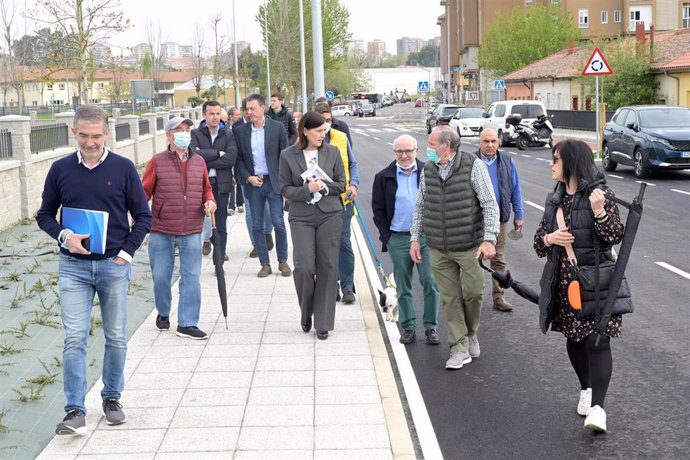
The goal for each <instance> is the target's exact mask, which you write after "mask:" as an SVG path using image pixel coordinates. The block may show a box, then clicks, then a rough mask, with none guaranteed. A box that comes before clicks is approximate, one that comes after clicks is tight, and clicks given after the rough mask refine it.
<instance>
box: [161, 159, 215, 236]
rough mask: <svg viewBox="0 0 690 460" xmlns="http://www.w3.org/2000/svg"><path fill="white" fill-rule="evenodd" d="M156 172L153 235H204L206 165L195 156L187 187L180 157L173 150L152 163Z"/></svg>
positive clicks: (188, 163)
mask: <svg viewBox="0 0 690 460" xmlns="http://www.w3.org/2000/svg"><path fill="white" fill-rule="evenodd" d="M151 161H153V164H154V169H155V171H156V186H155V188H154V189H153V201H152V206H151V212H152V213H153V224H152V226H151V233H165V234H168V235H192V234H194V233H201V230H202V227H203V223H204V211H203V209H204V204H203V186H204V184H203V182H204V169H206V162H205V161H204V159H203V158H202V157H201V156H199V155H195V154H191V155H190V157H189V159H188V160H187V183H186V184H185V183H183V181H182V169H181V167H180V164H181V163H182V160H180V158H179V156H178V155H177V153H175V152H172V151H170V150H166V151H164V152H161V153H158V154H156V155H154V157H153V158H152V159H151Z"/></svg>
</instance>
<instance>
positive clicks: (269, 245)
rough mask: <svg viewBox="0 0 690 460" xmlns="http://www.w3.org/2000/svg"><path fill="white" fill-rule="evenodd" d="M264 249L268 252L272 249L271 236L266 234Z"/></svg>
mask: <svg viewBox="0 0 690 460" xmlns="http://www.w3.org/2000/svg"><path fill="white" fill-rule="evenodd" d="M266 249H268V250H269V251H270V250H271V249H273V235H271V234H270V233H266Z"/></svg>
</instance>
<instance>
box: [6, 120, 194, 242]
mask: <svg viewBox="0 0 690 460" xmlns="http://www.w3.org/2000/svg"><path fill="white" fill-rule="evenodd" d="M58 115H59V116H58V117H56V118H58V121H62V122H65V123H67V124H68V125H69V126H71V125H72V119H73V117H74V113H73V112H67V113H61V114H58ZM177 115H180V116H183V117H186V118H190V119H192V120H194V121H195V122H198V121H199V120H200V119H201V118H202V117H201V108H200V107H199V108H195V109H174V110H171V111H169V112H158V113H155V114H153V113H147V114H142V115H141V117H139V116H136V115H128V116H124V117H116V116H114V117H112V118H111V119H110V120H109V125H110V131H111V133H110V139H109V140H108V144H107V147H108V148H109V149H111V150H113V151H114V152H116V153H118V154H120V155H122V156H125V157H127V158H129V159H130V160H132V161H133V162H134V163H135V164H136V165H137V166H142V165H144V164H146V163H147V162H148V161H149V160H150V159H151V157H152V156H153V155H154V154H156V153H158V152H160V151H162V150H164V149H165V148H166V146H167V140H166V137H165V132H164V131H162V130H157V129H156V120H157V118H159V117H161V118H162V119H163V124H165V123H166V122H167V121H168V120H169V119H170V117H171V116H177ZM141 118H146V119H147V120H148V121H149V132H150V134H145V135H142V136H140V135H139V120H140V119H141ZM125 122H127V123H129V124H130V139H123V140H121V141H116V140H115V125H116V124H119V123H125ZM2 128H7V129H8V130H9V131H10V133H11V135H12V158H8V159H4V160H0V194H1V195H0V197H1V199H0V230H4V229H6V228H9V227H11V226H13V225H15V224H16V223H17V222H19V221H20V220H22V219H26V218H33V217H34V216H35V215H36V212H37V211H38V209H39V208H40V206H41V195H42V193H43V185H44V183H45V179H46V176H47V175H48V170H49V169H50V166H51V165H52V164H53V162H54V161H55V160H58V159H60V158H63V157H65V156H67V155H69V154H71V153H73V152H74V151H75V148H76V141H75V139H74V137H70V140H69V143H70V145H69V146H64V147H58V148H55V149H53V150H49V151H45V152H38V153H31V148H30V142H29V135H30V133H31V119H30V118H29V117H24V116H18V115H8V116H4V117H0V129H2ZM70 135H71V133H70Z"/></svg>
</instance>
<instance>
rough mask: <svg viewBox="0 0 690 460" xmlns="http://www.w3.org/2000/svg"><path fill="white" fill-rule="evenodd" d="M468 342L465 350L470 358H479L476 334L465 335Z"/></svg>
mask: <svg viewBox="0 0 690 460" xmlns="http://www.w3.org/2000/svg"><path fill="white" fill-rule="evenodd" d="M467 338H468V340H469V342H470V348H469V350H467V351H468V352H469V353H470V356H471V357H472V359H474V358H479V354H480V351H479V340H477V336H476V335H470V336H468V337H467Z"/></svg>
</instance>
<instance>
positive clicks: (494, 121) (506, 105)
mask: <svg viewBox="0 0 690 460" xmlns="http://www.w3.org/2000/svg"><path fill="white" fill-rule="evenodd" d="M517 113H519V114H520V115H522V123H525V124H532V122H533V121H535V120H536V119H537V117H538V116H539V115H546V116H547V117H548V113H547V112H546V107H544V103H543V102H541V101H526V100H510V101H498V102H494V103H493V104H491V105H490V106H489V109H488V110H487V111H486V113H485V114H484V120H483V121H482V129H486V128H492V129H494V130H496V133H498V143H499V146H501V147H505V146H506V145H508V144H510V143H511V142H513V136H514V133H515V129H514V128H513V126H512V125H511V124H509V123H507V122H506V118H508V117H509V116H510V115H514V114H517Z"/></svg>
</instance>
